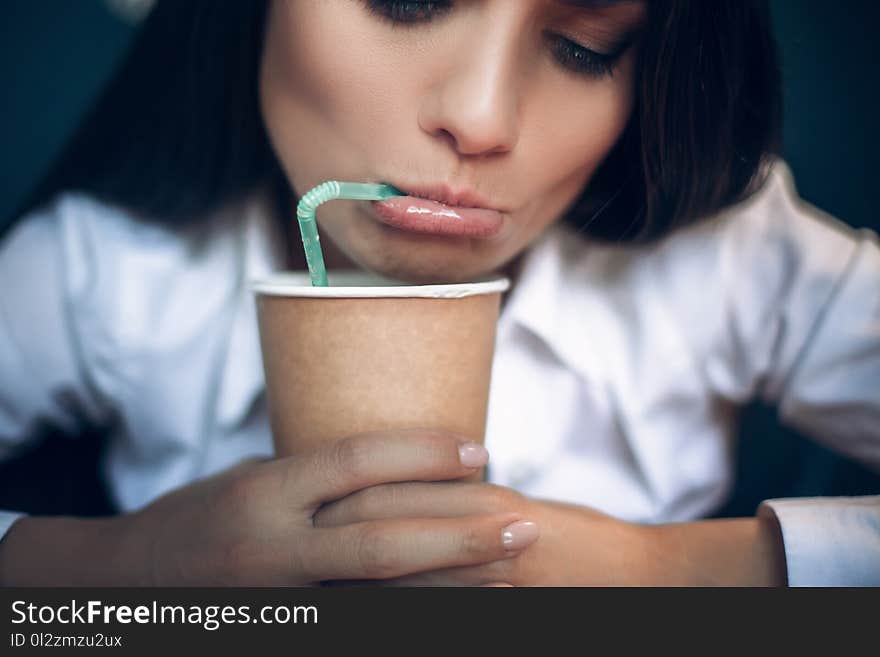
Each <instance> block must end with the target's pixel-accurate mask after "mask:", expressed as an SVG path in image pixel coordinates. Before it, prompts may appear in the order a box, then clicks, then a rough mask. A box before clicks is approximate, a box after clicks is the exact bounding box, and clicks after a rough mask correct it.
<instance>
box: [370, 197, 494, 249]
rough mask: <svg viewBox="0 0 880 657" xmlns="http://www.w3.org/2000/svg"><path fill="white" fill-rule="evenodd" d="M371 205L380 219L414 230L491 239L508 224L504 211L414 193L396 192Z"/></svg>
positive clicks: (449, 235)
mask: <svg viewBox="0 0 880 657" xmlns="http://www.w3.org/2000/svg"><path fill="white" fill-rule="evenodd" d="M370 205H371V206H372V208H373V213H374V214H375V216H376V217H377V218H378V219H379V221H381V222H382V223H384V224H387V225H389V226H392V227H394V228H397V229H399V230H404V231H408V232H411V233H421V234H425V235H439V236H443V237H468V238H474V239H491V238H493V237H496V236H497V235H498V234H499V233H500V232H501V229H502V227H503V226H504V215H503V214H502V213H501V212H498V211H497V210H486V209H484V208H459V207H452V206H449V205H444V204H442V203H437V202H436V201H429V200H428V199H423V198H417V197H414V196H395V197H394V198H390V199H387V200H385V201H371V202H370Z"/></svg>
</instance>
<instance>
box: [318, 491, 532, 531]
mask: <svg viewBox="0 0 880 657" xmlns="http://www.w3.org/2000/svg"><path fill="white" fill-rule="evenodd" d="M525 502H526V500H525V498H524V497H523V496H522V495H520V494H519V493H517V492H516V491H513V490H511V489H509V488H504V487H502V486H495V485H493V484H483V483H470V482H460V481H456V482H406V483H393V484H381V485H379V486H371V487H369V488H365V489H364V490H360V491H357V492H355V493H352V494H351V495H348V496H347V497H344V498H342V499H341V500H336V501H335V502H331V503H329V504H325V505H324V506H322V507H321V508H320V509H318V511H317V512H316V513H315V515H314V516H313V518H312V520H313V522H314V525H315V526H316V527H340V526H342V525H350V524H352V523H355V522H367V521H370V520H382V519H383V518H459V517H461V516H471V515H481V514H487V513H505V512H522V511H524V510H525Z"/></svg>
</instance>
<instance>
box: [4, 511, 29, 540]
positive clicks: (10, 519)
mask: <svg viewBox="0 0 880 657" xmlns="http://www.w3.org/2000/svg"><path fill="white" fill-rule="evenodd" d="M26 515H27V514H26V513H21V512H20V511H0V541H2V540H3V537H4V536H6V532H8V531H9V528H10V527H12V523H14V522H15V521H16V520H18V519H19V518H23V517H24V516H26Z"/></svg>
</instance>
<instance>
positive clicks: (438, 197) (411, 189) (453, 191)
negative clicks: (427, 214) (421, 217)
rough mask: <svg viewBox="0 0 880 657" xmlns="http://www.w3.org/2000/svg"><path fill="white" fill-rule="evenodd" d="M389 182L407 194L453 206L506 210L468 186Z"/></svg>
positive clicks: (497, 210)
mask: <svg viewBox="0 0 880 657" xmlns="http://www.w3.org/2000/svg"><path fill="white" fill-rule="evenodd" d="M389 184H391V185H392V186H393V187H396V188H397V189H399V190H400V191H401V192H403V193H404V194H406V195H407V196H414V197H418V198H424V199H428V200H431V201H436V202H438V203H442V204H443V205H448V206H450V207H454V208H480V209H485V210H495V211H496V212H506V210H504V209H503V208H501V207H499V206H498V205H497V204H494V203H492V202H491V201H490V200H488V199H487V198H485V197H484V196H482V195H481V194H479V193H478V192H476V191H475V190H474V189H472V188H470V187H455V186H453V185H450V184H448V183H440V184H425V185H420V184H413V185H408V184H400V185H398V184H396V183H389Z"/></svg>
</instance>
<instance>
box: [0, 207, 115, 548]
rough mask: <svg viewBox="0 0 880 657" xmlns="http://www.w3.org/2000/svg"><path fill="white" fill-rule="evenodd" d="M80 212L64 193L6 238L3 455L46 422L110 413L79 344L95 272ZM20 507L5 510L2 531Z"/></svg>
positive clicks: (65, 427)
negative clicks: (79, 239) (79, 231)
mask: <svg viewBox="0 0 880 657" xmlns="http://www.w3.org/2000/svg"><path fill="white" fill-rule="evenodd" d="M78 215H81V213H80V212H78V209H77V204H76V203H75V202H73V201H70V200H63V199H61V200H59V201H58V202H56V203H55V204H52V205H50V206H47V208H46V209H44V210H40V211H37V212H35V213H34V214H33V215H30V216H27V217H24V218H22V219H21V220H19V222H18V223H17V224H16V225H15V226H14V228H13V229H12V231H11V232H10V233H9V234H8V235H7V236H6V237H5V238H4V240H3V241H2V242H0V281H3V283H2V285H0V459H8V458H11V457H12V456H14V455H15V454H16V453H17V452H18V451H19V450H20V449H21V448H22V447H23V446H24V445H26V444H27V443H29V442H30V441H32V440H33V439H34V438H35V437H36V436H37V435H38V434H39V433H40V431H41V429H44V428H52V429H53V430H57V431H61V432H64V433H66V434H70V435H76V434H78V433H79V432H81V431H82V430H83V429H84V428H86V427H89V426H95V425H96V424H100V423H101V422H102V421H104V419H105V418H106V415H107V410H106V409H107V406H106V404H105V403H104V401H103V399H102V397H101V395H99V394H98V392H97V390H96V389H95V386H94V385H93V382H92V381H91V380H90V377H89V374H88V367H87V365H86V363H85V359H84V357H83V353H82V349H81V344H82V336H81V330H80V329H81V326H82V324H81V322H78V321H77V313H80V312H84V311H87V306H88V303H87V299H88V297H89V295H90V290H91V288H92V286H91V277H92V274H93V272H91V271H90V270H89V264H88V259H87V258H82V257H79V256H78V255H77V253H78V250H77V249H76V248H70V247H71V241H76V240H75V238H74V239H72V238H73V236H74V235H75V234H76V229H75V228H73V227H75V226H76V225H77V224H78V223H79V224H81V223H82V221H78V219H79V220H84V217H82V216H79V217H78ZM20 515H21V514H17V513H8V512H0V537H2V535H3V534H4V533H5V532H6V530H7V529H8V528H9V526H10V525H11V524H12V522H14V521H15V520H16V519H17V518H18V517H19V516H20Z"/></svg>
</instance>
